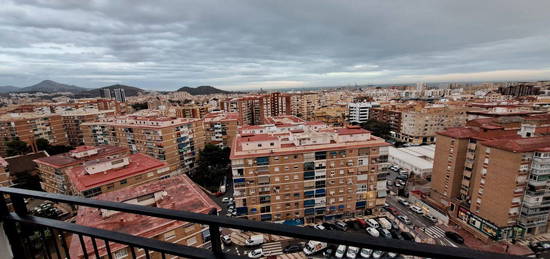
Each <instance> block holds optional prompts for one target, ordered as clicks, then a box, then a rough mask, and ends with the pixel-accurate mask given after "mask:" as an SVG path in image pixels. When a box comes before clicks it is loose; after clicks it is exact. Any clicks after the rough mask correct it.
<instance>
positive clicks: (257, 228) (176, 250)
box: [0, 188, 522, 259]
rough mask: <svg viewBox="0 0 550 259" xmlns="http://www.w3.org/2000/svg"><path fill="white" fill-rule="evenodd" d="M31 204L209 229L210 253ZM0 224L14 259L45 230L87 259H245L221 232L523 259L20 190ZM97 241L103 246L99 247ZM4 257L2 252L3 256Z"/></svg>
mask: <svg viewBox="0 0 550 259" xmlns="http://www.w3.org/2000/svg"><path fill="white" fill-rule="evenodd" d="M5 196H7V197H9V201H10V202H11V206H13V210H14V212H10V210H9V209H8V205H7V202H6V199H5V198H4V197H5ZM27 198H33V199H40V200H49V201H53V202H58V203H65V204H70V205H71V206H76V205H78V206H86V207H93V208H99V209H107V210H114V211H120V212H126V213H134V214H140V215H146V216H151V217H159V218H164V219H172V220H178V221H185V222H192V223H197V224H202V225H206V226H208V228H209V231H210V237H211V241H210V242H211V248H208V249H206V248H198V247H191V246H184V245H180V244H175V243H169V242H164V241H160V240H156V239H151V238H145V237H140V236H134V235H130V234H127V233H122V232H115V231H109V230H104V229H98V228H93V227H88V226H84V225H79V224H75V223H70V222H65V221H61V220H56V219H49V218H44V217H38V216H32V215H30V214H29V211H28V210H27V205H26V203H25V199H27ZM0 223H1V225H3V228H4V233H5V236H6V237H7V239H8V240H9V246H10V247H11V248H10V249H11V252H12V254H13V257H14V258H34V255H31V254H30V253H29V249H28V248H29V247H31V243H30V242H31V241H30V240H29V235H28V233H29V232H36V231H38V233H40V234H39V236H40V238H39V240H40V241H42V242H46V240H45V232H44V231H43V230H45V229H47V230H49V231H50V232H49V233H57V234H56V235H57V236H63V235H67V234H74V235H75V237H78V239H79V240H80V249H82V253H83V258H93V256H90V254H91V255H95V256H96V258H101V257H106V258H114V256H113V254H112V253H111V249H110V245H111V244H114V243H119V244H123V245H127V246H128V247H129V248H130V252H131V253H130V254H129V255H128V257H126V258H129V257H131V258H136V251H135V249H138V250H140V251H145V253H144V256H145V258H150V254H149V252H150V251H154V252H157V253H159V254H160V258H168V257H173V256H181V257H186V258H227V259H231V258H235V259H237V258H245V257H244V256H239V255H235V254H229V253H224V252H223V250H222V243H221V236H220V229H221V228H232V229H239V230H243V231H254V232H260V233H264V234H274V235H281V236H288V237H293V238H298V239H303V240H317V241H322V242H328V243H331V244H342V245H348V246H356V247H360V248H370V249H375V250H383V251H387V252H395V253H400V254H404V255H414V256H421V257H430V258H522V257H519V256H512V255H506V254H497V253H489V252H482V251H477V250H472V249H468V248H455V247H448V246H439V245H432V244H423V243H415V242H411V241H405V240H394V239H382V238H375V237H370V236H368V235H365V234H358V233H349V232H341V231H327V230H317V229H313V228H306V227H298V226H290V225H284V224H276V223H267V222H258V221H250V220H245V219H238V218H231V217H224V216H216V215H206V214H198V213H192V212H186V211H176V210H170V209H163V208H156V207H146V206H140V205H133V204H127V203H120V202H111V201H102V200H94V199H86V198H81V197H76V196H67V195H61V194H53V193H45V192H38V191H30V190H25V189H17V188H0ZM1 232H2V230H1V229H0V239H2V237H1V235H2V233H1ZM84 238H89V239H91V241H92V244H93V251H87V247H86V246H85V245H84V241H83V240H84ZM98 241H102V242H101V243H100V242H98ZM53 242H54V244H55V247H54V248H55V250H56V251H55V252H56V253H55V254H57V255H58V257H59V258H71V257H70V253H69V250H68V249H69V248H68V246H67V244H66V242H65V239H64V238H55V239H54V241H53ZM103 242H104V244H105V250H106V252H107V254H106V255H100V254H99V251H98V244H102V243H103ZM1 246H2V244H0V250H1V249H2V247H1ZM54 248H51V246H48V245H44V246H43V250H44V251H43V256H44V257H43V258H51V255H52V253H50V251H49V250H48V249H54ZM141 249H143V250H141ZM0 255H2V252H0ZM61 255H64V256H61ZM100 256H101V257H100ZM157 256H158V254H157ZM142 257H143V256H142Z"/></svg>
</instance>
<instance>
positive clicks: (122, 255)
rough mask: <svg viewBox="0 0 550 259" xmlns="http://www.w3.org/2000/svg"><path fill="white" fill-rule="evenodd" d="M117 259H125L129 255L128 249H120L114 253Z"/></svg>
mask: <svg viewBox="0 0 550 259" xmlns="http://www.w3.org/2000/svg"><path fill="white" fill-rule="evenodd" d="M113 255H114V258H115V259H123V258H126V257H127V256H128V250H127V249H126V248H123V249H120V250H118V251H115V252H114V253H113Z"/></svg>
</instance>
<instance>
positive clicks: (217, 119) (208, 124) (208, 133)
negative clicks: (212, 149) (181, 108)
mask: <svg viewBox="0 0 550 259" xmlns="http://www.w3.org/2000/svg"><path fill="white" fill-rule="evenodd" d="M203 121H204V133H205V141H206V144H213V145H218V146H220V147H231V145H233V139H234V138H235V135H237V127H238V126H239V113H237V112H223V111H220V112H211V113H208V114H206V116H205V117H204V119H203Z"/></svg>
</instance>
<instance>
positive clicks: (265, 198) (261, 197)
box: [260, 195, 271, 203]
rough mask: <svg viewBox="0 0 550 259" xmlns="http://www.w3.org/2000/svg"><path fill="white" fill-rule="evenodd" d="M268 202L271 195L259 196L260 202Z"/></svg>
mask: <svg viewBox="0 0 550 259" xmlns="http://www.w3.org/2000/svg"><path fill="white" fill-rule="evenodd" d="M269 202H271V196H269V195H266V196H260V203H269Z"/></svg>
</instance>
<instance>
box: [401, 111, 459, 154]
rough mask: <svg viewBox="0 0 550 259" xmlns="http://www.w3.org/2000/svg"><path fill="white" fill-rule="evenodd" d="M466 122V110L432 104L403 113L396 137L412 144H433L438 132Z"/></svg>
mask: <svg viewBox="0 0 550 259" xmlns="http://www.w3.org/2000/svg"><path fill="white" fill-rule="evenodd" d="M465 124H466V111H465V109H463V108H458V107H449V106H430V107H423V108H421V109H416V110H412V111H403V112H402V114H401V130H400V131H399V133H397V134H396V139H398V140H400V141H403V142H408V143H411V144H417V145H418V144H433V143H435V136H436V132H438V131H442V130H445V129H447V128H451V127H460V126H464V125H465Z"/></svg>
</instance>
